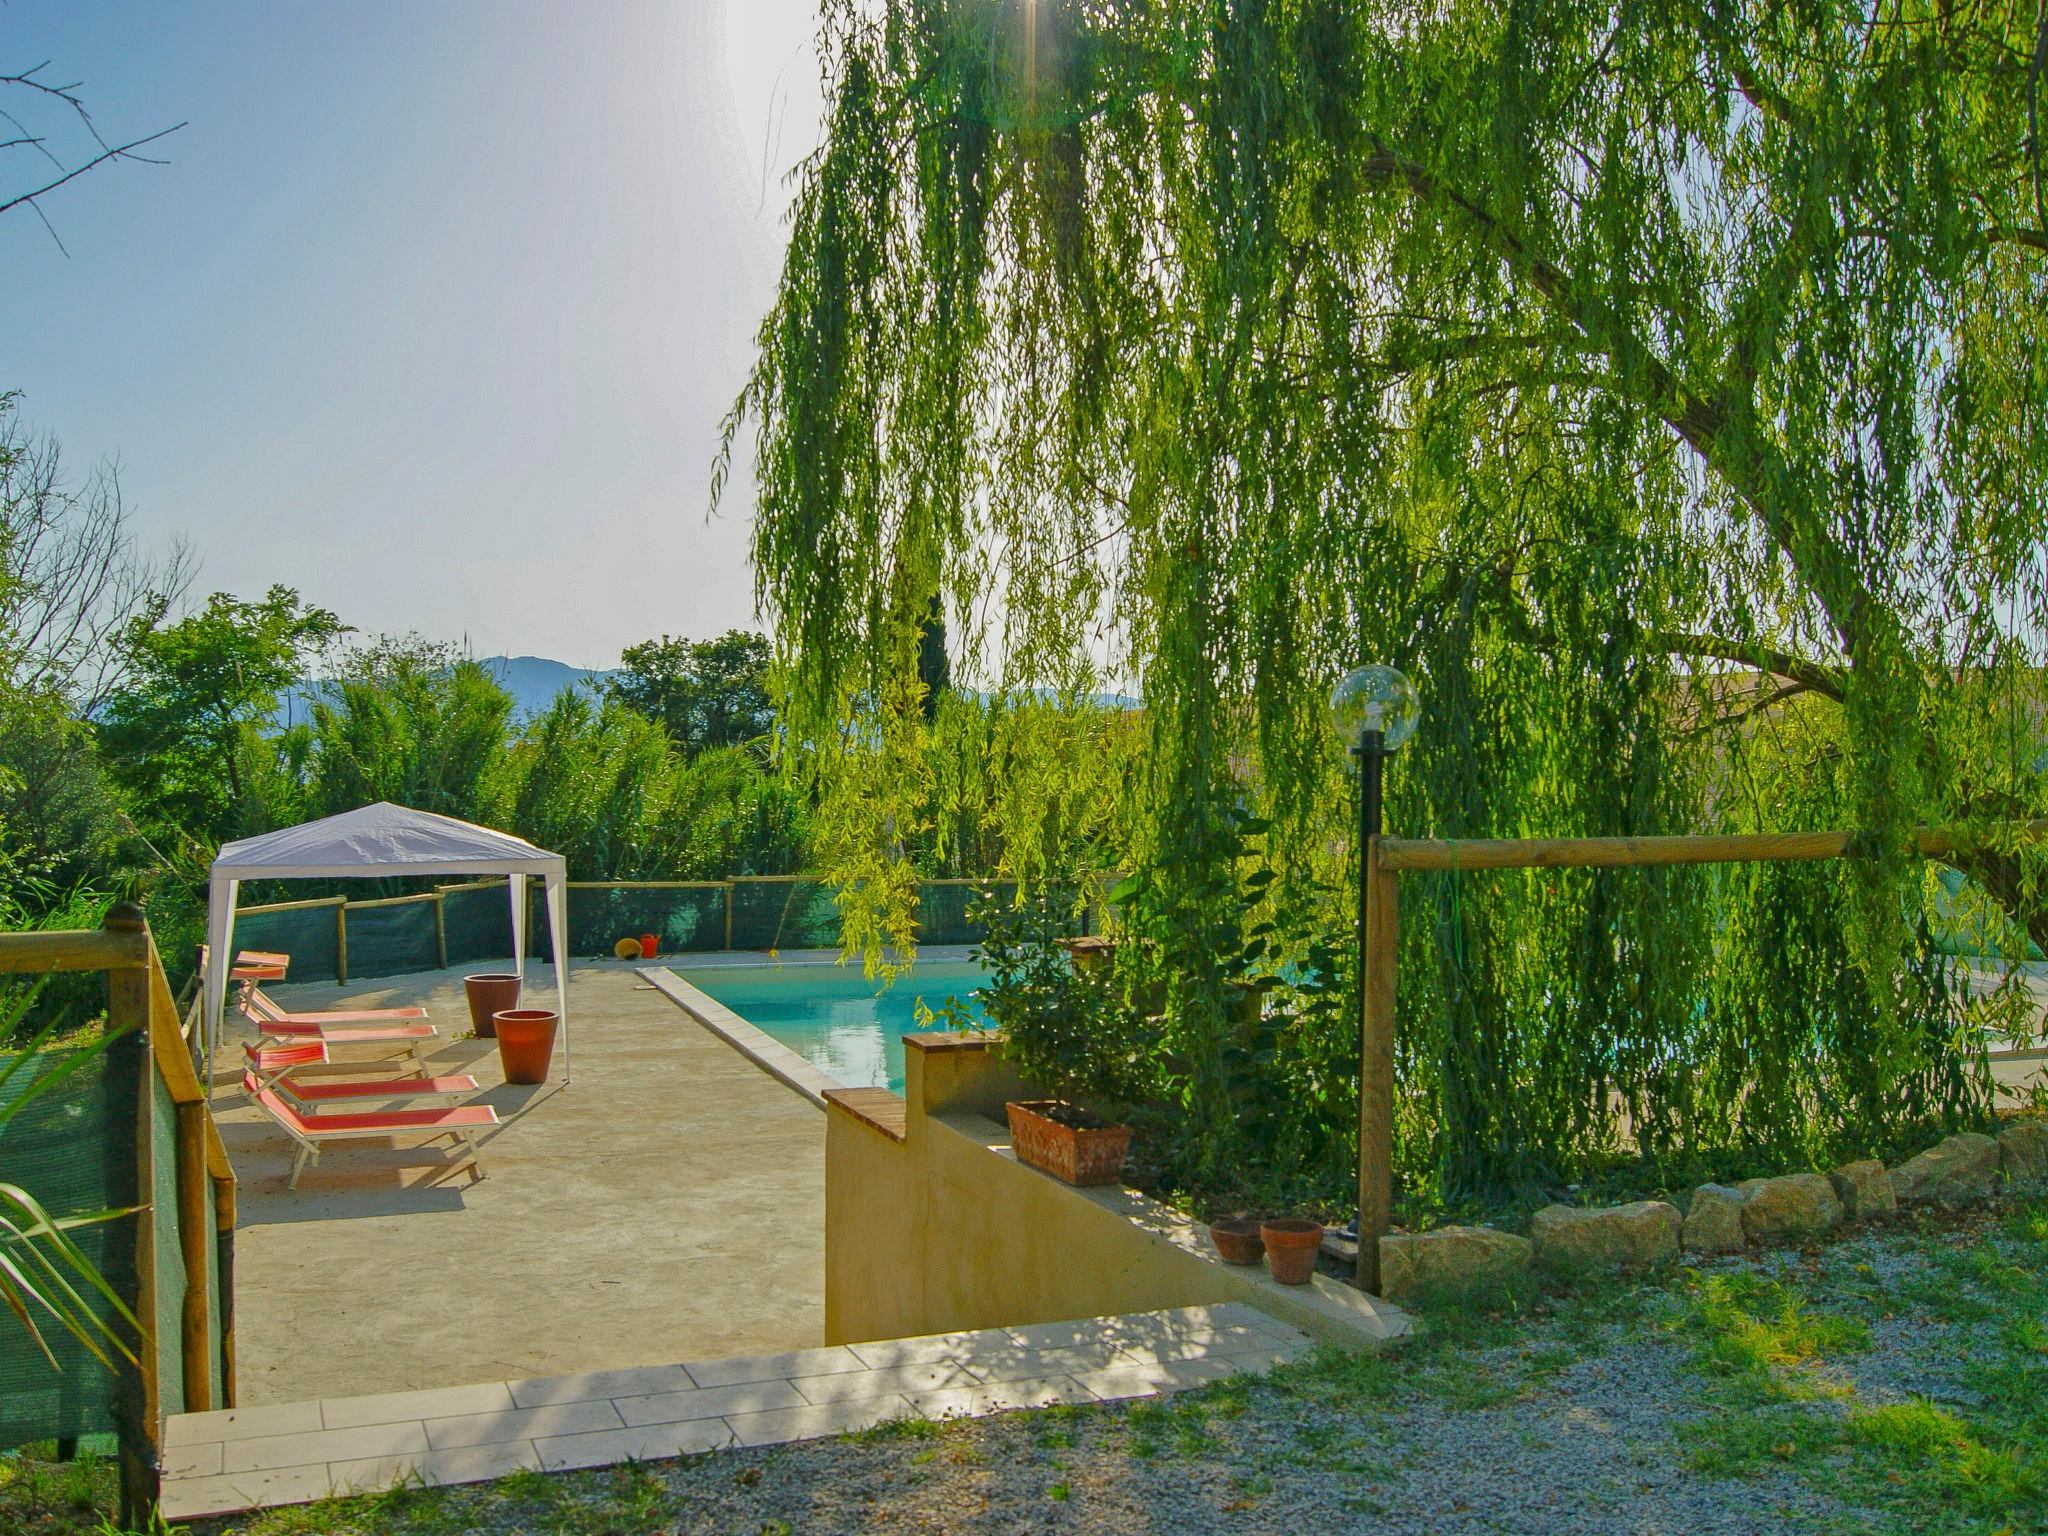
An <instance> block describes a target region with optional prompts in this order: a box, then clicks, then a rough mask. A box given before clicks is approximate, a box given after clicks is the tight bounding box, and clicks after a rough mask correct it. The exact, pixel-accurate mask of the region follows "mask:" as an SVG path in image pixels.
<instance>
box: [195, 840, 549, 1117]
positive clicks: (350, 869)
mask: <svg viewBox="0 0 2048 1536" xmlns="http://www.w3.org/2000/svg"><path fill="white" fill-rule="evenodd" d="M385 875H505V876H507V877H509V881H510V884H511V888H512V966H513V969H514V970H516V971H518V972H519V974H520V975H522V976H523V975H525V974H526V879H527V876H529V875H538V876H540V877H541V878H542V879H543V880H545V881H546V882H547V905H548V928H549V931H550V933H551V934H552V936H553V939H554V954H555V1011H556V1012H557V1013H558V1014H560V1015H561V1020H562V1073H563V1076H564V1077H566V1076H567V1075H568V1071H569V967H568V942H569V924H568V881H569V872H568V866H567V865H566V864H565V863H564V862H563V859H562V856H561V855H560V854H559V853H549V852H548V851H547V850H546V849H544V848H536V847H534V846H533V844H531V843H529V842H527V841H526V840H525V839H524V838H519V837H514V836H513V835H512V834H511V833H509V832H498V831H494V830H493V829H491V828H490V827H480V826H477V825H476V824H475V823H474V822H468V821H457V820H456V819H455V818H454V817H453V816H436V815H434V814H433V813H432V812H431V811H415V810H413V809H411V808H410V807H408V806H403V805H393V804H391V803H390V802H389V801H384V800H380V801H378V802H377V804H375V805H366V806H363V807H361V808H360V809H358V810H353V811H343V812H342V813H341V814H340V815H339V816H328V817H325V818H323V819H322V820H319V821H308V822H304V823H302V824H301V825H299V826H296V827H286V828H284V829H283V830H282V831H278V832H266V833H265V834H264V835H263V836H261V837H245V838H243V839H242V840H241V841H240V842H237V843H228V844H225V845H224V846H223V847H222V848H221V850H220V856H219V857H218V858H216V859H215V860H214V861H213V876H212V880H211V883H210V885H209V888H208V893H207V905H206V930H207V958H206V1029H207V1039H208V1041H209V1042H210V1043H211V1044H212V1045H213V1046H215V1047H218V1045H219V1043H220V1034H221V1019H222V1015H223V1013H224V1011H225V1009H226V1006H227V991H228V971H229V968H230V966H232V964H233V963H234V949H233V944H234V935H235V893H236V891H237V889H238V888H239V887H240V885H241V883H242V881H244V880H302V879H317V880H335V879H344V880H345V879H362V880H372V879H377V878H379V877H381V876H385Z"/></svg>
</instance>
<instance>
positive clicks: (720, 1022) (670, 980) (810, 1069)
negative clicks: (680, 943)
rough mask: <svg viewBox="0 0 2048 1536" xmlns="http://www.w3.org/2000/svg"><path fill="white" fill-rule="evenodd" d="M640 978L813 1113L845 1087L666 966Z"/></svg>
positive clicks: (649, 970)
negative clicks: (791, 1092) (827, 1097)
mask: <svg viewBox="0 0 2048 1536" xmlns="http://www.w3.org/2000/svg"><path fill="white" fill-rule="evenodd" d="M639 974H640V975H641V976H642V977H643V978H645V979H646V980H647V981H648V982H649V983H650V984H652V985H653V987H654V989H655V990H656V991H658V992H660V993H661V994H662V995H663V996H665V997H666V998H667V999H668V1000H669V1001H670V1002H672V1003H674V1004H675V1005H676V1006H677V1007H678V1008H680V1009H682V1011H683V1012H684V1013H686V1014H688V1015H689V1016H690V1017H691V1018H693V1019H695V1020H696V1021H697V1022H698V1023H699V1024H701V1025H703V1026H704V1028H706V1029H707V1030H709V1031H710V1032H711V1033H712V1034H714V1035H716V1036H718V1038H719V1039H721V1040H723V1041H724V1042H725V1043H726V1044H727V1045H729V1046H731V1047H732V1048H733V1049H734V1050H736V1051H738V1052H739V1053H740V1054H741V1055H742V1056H744V1057H746V1058H747V1060H749V1061H751V1062H752V1063H753V1064H754V1065H755V1066H757V1067H759V1068H760V1069H761V1070H762V1071H763V1072H766V1073H767V1074H768V1075H769V1076H770V1077H772V1078H774V1079H775V1080H776V1081H777V1082H779V1083H781V1084H782V1085H783V1087H785V1088H789V1089H792V1090H794V1091H795V1092H796V1093H798V1094H800V1095H801V1096H802V1097H803V1098H805V1099H807V1100H809V1101H810V1104H811V1106H812V1107H813V1108H814V1109H818V1110H823V1109H824V1108H825V1095H826V1094H827V1093H829V1092H831V1091H832V1090H834V1089H837V1088H844V1087H845V1086H846V1084H844V1083H842V1082H840V1081H839V1079H838V1078H836V1077H833V1076H832V1075H831V1074H830V1073H828V1072H823V1071H821V1070H819V1068H818V1067H816V1066H815V1065H813V1064H812V1063H811V1062H810V1061H808V1060H806V1059H805V1058H804V1057H802V1056H800V1055H798V1054H797V1053H796V1052H795V1051H792V1050H791V1049H790V1048H789V1047H788V1046H786V1045H784V1044H783V1043H782V1042H781V1041H779V1040H777V1039H775V1038H774V1037H773V1036H772V1035H770V1034H768V1033H766V1032H765V1031H764V1030H762V1029H760V1028H758V1027H756V1026H755V1025H753V1024H750V1023H748V1022H747V1021H746V1020H745V1019H743V1018H742V1017H740V1015H738V1014H736V1013H734V1012H733V1011H732V1010H731V1009H730V1008H728V1007H726V1006H725V1004H723V1003H721V1002H720V1001H719V1000H718V999H717V998H715V997H713V996H711V994H710V993H708V992H705V991H703V990H702V989H701V988H698V987H693V986H692V985H690V983H689V982H687V981H685V980H683V978H682V977H680V976H678V975H677V974H676V973H675V972H674V971H672V970H670V969H669V968H668V967H667V966H665V965H646V966H641V967H639Z"/></svg>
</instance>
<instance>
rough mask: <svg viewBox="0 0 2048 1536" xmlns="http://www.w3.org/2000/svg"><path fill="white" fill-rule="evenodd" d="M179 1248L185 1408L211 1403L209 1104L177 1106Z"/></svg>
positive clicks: (198, 1409) (207, 1407) (206, 1407)
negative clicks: (182, 1269) (182, 1284)
mask: <svg viewBox="0 0 2048 1536" xmlns="http://www.w3.org/2000/svg"><path fill="white" fill-rule="evenodd" d="M177 1143H178V1168H177V1179H178V1250H179V1253H180V1255H181V1256H182V1257H183V1259H184V1260H185V1305H184V1310H183V1314H182V1315H181V1316H180V1318H179V1339H178V1344H179V1361H180V1364H181V1367H182V1371H181V1374H182V1375H183V1376H184V1378H185V1408H184V1411H185V1412H186V1413H207V1412H210V1411H211V1410H212V1408H213V1350H212V1348H211V1345H210V1342H209V1340H208V1337H207V1335H208V1334H209V1333H210V1332H211V1331H212V1326H213V1304H212V1300H211V1292H212V1289H213V1287H212V1284H211V1281H212V1278H213V1277H212V1274H211V1270H212V1266H211V1265H210V1264H209V1263H208V1262H207V1260H208V1259H209V1258H210V1257H211V1255H210V1254H209V1253H208V1252H207V1250H208V1248H209V1246H210V1245H211V1243H212V1239H213V1222H214V1215H213V1209H212V1207H213V1201H212V1199H211V1194H212V1191H211V1190H210V1189H209V1187H208V1186H209V1184H210V1182H211V1181H210V1180H209V1179H208V1177H207V1172H206V1105H205V1103H204V1101H201V1100H195V1101H194V1102H192V1103H190V1104H180V1105H179V1106H178V1134H177Z"/></svg>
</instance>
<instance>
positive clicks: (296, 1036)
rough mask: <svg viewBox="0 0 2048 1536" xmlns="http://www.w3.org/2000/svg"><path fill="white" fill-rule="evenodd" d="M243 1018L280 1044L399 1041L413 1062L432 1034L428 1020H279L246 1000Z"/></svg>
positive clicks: (347, 1043)
mask: <svg viewBox="0 0 2048 1536" xmlns="http://www.w3.org/2000/svg"><path fill="white" fill-rule="evenodd" d="M242 1015H243V1017H244V1018H246V1019H248V1021H249V1022H250V1023H252V1024H254V1025H255V1026H256V1032H257V1033H258V1034H259V1035H261V1036H263V1038H265V1039H266V1040H275V1041H278V1042H279V1043H281V1044H284V1045H295V1044H305V1043H307V1042H310V1043H312V1044H314V1045H402V1046H404V1047H405V1055H406V1056H409V1057H410V1058H411V1059H412V1061H413V1063H414V1065H415V1066H417V1065H418V1064H419V1060H420V1046H421V1044H422V1043H424V1042H425V1041H428V1040H431V1039H433V1038H434V1033H435V1031H434V1026H433V1025H431V1024H391V1025H386V1026H384V1027H383V1028H367V1029H340V1028H337V1029H329V1028H327V1027H325V1026H324V1025H320V1024H293V1023H279V1022H278V1021H277V1020H275V1019H267V1018H265V1017H263V1015H261V1014H259V1013H255V1012H252V1011H251V1010H250V1008H249V1006H248V1003H247V1002H246V1001H244V1003H243V1005H242Z"/></svg>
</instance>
